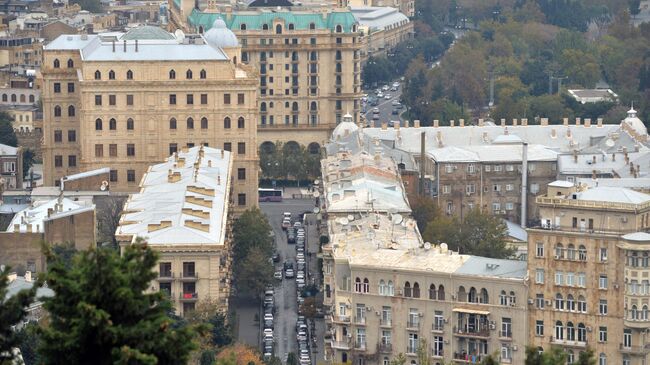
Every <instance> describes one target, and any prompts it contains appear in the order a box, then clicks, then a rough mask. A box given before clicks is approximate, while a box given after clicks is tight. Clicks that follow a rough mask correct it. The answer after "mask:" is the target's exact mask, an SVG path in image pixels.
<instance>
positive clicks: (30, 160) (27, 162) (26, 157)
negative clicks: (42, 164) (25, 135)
mask: <svg viewBox="0 0 650 365" xmlns="http://www.w3.org/2000/svg"><path fill="white" fill-rule="evenodd" d="M32 166H34V151H32V150H31V149H29V148H25V149H23V177H27V176H28V175H29V169H31V168H32Z"/></svg>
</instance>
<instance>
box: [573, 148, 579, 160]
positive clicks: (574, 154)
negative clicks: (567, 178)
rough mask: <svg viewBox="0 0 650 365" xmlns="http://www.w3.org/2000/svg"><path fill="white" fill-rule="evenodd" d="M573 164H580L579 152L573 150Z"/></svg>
mask: <svg viewBox="0 0 650 365" xmlns="http://www.w3.org/2000/svg"><path fill="white" fill-rule="evenodd" d="M573 162H574V163H578V150H573Z"/></svg>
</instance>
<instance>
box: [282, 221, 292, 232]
mask: <svg viewBox="0 0 650 365" xmlns="http://www.w3.org/2000/svg"><path fill="white" fill-rule="evenodd" d="M289 227H291V219H287V218H285V219H283V220H282V229H284V230H286V229H287V228H289Z"/></svg>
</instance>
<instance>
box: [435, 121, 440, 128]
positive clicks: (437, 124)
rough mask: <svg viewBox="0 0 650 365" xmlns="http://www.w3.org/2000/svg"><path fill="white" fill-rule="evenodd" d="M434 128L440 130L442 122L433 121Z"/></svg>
mask: <svg viewBox="0 0 650 365" xmlns="http://www.w3.org/2000/svg"><path fill="white" fill-rule="evenodd" d="M433 127H434V128H438V127H440V121H439V120H438V119H434V120H433Z"/></svg>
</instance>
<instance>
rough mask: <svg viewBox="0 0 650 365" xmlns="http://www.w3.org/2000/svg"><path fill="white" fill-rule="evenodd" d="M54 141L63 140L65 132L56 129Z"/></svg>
mask: <svg viewBox="0 0 650 365" xmlns="http://www.w3.org/2000/svg"><path fill="white" fill-rule="evenodd" d="M54 142H63V132H61V131H59V130H57V131H54Z"/></svg>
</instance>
